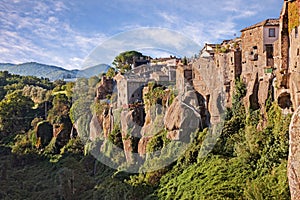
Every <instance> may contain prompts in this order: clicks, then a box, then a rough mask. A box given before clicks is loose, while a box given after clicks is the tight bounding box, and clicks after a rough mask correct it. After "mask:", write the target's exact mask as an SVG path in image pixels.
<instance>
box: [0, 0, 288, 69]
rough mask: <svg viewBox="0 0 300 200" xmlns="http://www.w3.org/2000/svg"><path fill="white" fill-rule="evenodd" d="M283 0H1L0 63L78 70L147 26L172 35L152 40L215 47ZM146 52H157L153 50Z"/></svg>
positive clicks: (274, 13)
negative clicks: (118, 40) (99, 50)
mask: <svg viewBox="0 0 300 200" xmlns="http://www.w3.org/2000/svg"><path fill="white" fill-rule="evenodd" d="M282 2H283V0H247V1H245V0H189V1H187V0H151V1H150V0H147V1H146V0H111V1H104V0H72V1H70V0H0V55H1V56H0V63H8V62H9V63H16V64H18V63H22V62H31V61H34V62H40V63H44V64H50V65H57V66H61V67H64V68H68V69H73V68H82V66H83V65H84V63H85V61H86V60H87V58H89V56H90V55H91V54H93V53H92V52H95V50H96V49H97V48H99V46H102V50H103V48H104V49H105V48H114V46H113V45H107V44H108V43H110V44H111V43H112V41H114V42H115V38H118V36H120V35H122V36H124V33H128V34H127V35H129V34H130V33H132V32H131V31H133V30H141V29H145V28H146V29H147V28H151V30H153V28H159V29H163V30H170V31H171V32H168V33H167V34H165V32H163V33H161V34H160V35H159V36H156V42H162V41H164V42H165V41H166V40H167V41H169V42H171V43H172V42H174V43H176V40H178V38H179V39H180V38H182V37H181V36H178V37H175V36H174V37H170V33H172V32H173V31H176V32H177V33H179V34H182V35H183V36H184V37H186V38H188V39H190V40H193V41H194V42H195V43H197V44H198V45H199V46H203V44H204V43H205V42H212V43H217V42H221V41H222V40H224V39H230V38H234V37H235V36H239V35H240V30H241V29H242V28H244V27H247V26H249V25H251V24H254V23H257V22H259V21H262V20H264V19H266V18H277V17H278V16H279V13H280V10H281V6H282ZM150 34H151V35H157V34H153V32H151V33H150ZM125 35H126V34H125ZM139 35H143V34H139ZM175 35H176V34H175ZM125 38H126V37H125ZM123 39H124V37H123ZM140 39H143V38H140ZM133 40H134V38H133V37H128V41H126V39H125V42H128V43H131V42H133ZM145 40H147V37H146V38H145ZM158 40H160V41H158ZM123 42H124V41H123ZM154 42H155V41H154ZM177 42H178V41H177ZM181 43H182V41H181ZM181 43H180V42H179V43H178V44H181ZM147 47H148V46H145V48H147ZM154 47H156V46H155V45H154ZM158 48H159V47H158ZM167 50H168V49H167ZM107 51H109V49H107ZM146 52H147V53H153V55H155V53H157V52H155V51H153V49H152V50H150V51H146ZM195 53H197V52H195ZM162 55H163V54H162ZM99 56H100V57H101V55H99ZM103 62H109V61H107V60H103ZM108 64H110V63H108Z"/></svg>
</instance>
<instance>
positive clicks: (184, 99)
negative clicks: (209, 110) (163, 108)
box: [164, 91, 201, 141]
mask: <svg viewBox="0 0 300 200" xmlns="http://www.w3.org/2000/svg"><path fill="white" fill-rule="evenodd" d="M200 119H201V115H200V110H199V103H198V99H197V95H196V93H195V92H194V91H188V92H186V93H185V94H184V95H183V96H178V97H176V98H175V100H174V102H173V103H172V104H171V106H170V107H169V108H168V110H167V112H166V115H165V117H164V124H165V128H166V129H167V131H168V134H167V138H169V139H171V140H180V141H186V140H189V138H190V137H189V136H190V134H191V133H193V132H195V131H196V130H197V129H198V128H201V123H200Z"/></svg>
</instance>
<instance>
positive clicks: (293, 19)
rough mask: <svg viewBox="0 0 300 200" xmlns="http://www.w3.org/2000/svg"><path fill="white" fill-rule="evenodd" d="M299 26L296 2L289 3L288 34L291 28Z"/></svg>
mask: <svg viewBox="0 0 300 200" xmlns="http://www.w3.org/2000/svg"><path fill="white" fill-rule="evenodd" d="M298 26H299V7H298V2H297V1H293V2H290V3H289V33H291V32H292V30H293V28H295V27H298Z"/></svg>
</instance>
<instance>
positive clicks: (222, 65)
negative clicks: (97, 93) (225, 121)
mask: <svg viewBox="0 0 300 200" xmlns="http://www.w3.org/2000/svg"><path fill="white" fill-rule="evenodd" d="M240 43H241V40H240V38H236V39H234V40H224V41H223V42H222V43H221V44H218V45H213V46H214V47H215V48H213V51H211V52H210V56H201V55H200V58H199V59H198V60H196V61H195V62H194V63H193V65H192V71H193V86H194V88H195V90H196V91H197V92H199V93H200V94H202V95H204V97H205V99H206V101H207V103H208V106H209V101H211V100H212V99H211V95H212V94H213V93H214V92H215V91H214V90H219V92H222V95H223V98H224V100H223V101H224V103H223V104H224V105H225V106H226V107H230V106H231V99H232V95H233V88H234V81H235V79H236V78H238V77H239V76H240V74H241V67H242V63H241V50H240ZM206 46H207V47H206V48H208V45H206ZM200 54H203V51H201V52H200ZM216 98H217V96H215V97H214V99H216Z"/></svg>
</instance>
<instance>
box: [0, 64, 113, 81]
mask: <svg viewBox="0 0 300 200" xmlns="http://www.w3.org/2000/svg"><path fill="white" fill-rule="evenodd" d="M108 68H109V66H108V65H105V64H100V65H96V66H93V67H90V68H86V69H83V70H78V69H75V70H67V69H64V68H62V67H57V66H52V65H45V64H40V63H36V62H28V63H23V64H11V63H0V71H8V72H9V73H12V74H18V75H23V76H37V77H44V78H49V79H50V80H52V81H54V80H58V79H75V78H78V77H84V78H89V77H91V76H95V75H99V74H101V73H105V72H107V70H108Z"/></svg>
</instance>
